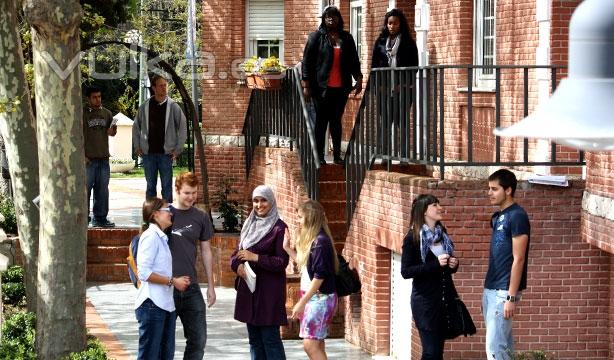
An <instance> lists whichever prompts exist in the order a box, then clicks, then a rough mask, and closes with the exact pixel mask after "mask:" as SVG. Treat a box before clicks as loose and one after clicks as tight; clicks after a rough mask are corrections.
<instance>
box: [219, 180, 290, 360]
mask: <svg viewBox="0 0 614 360" xmlns="http://www.w3.org/2000/svg"><path fill="white" fill-rule="evenodd" d="M252 202H253V208H252V212H251V213H250V215H249V216H248V218H247V219H246V220H245V223H244V224H243V228H242V230H241V241H240V243H239V247H238V248H237V249H236V250H235V251H234V253H233V254H232V255H231V257H230V266H231V268H232V270H233V271H234V272H236V273H237V278H236V279H235V289H236V290H237V299H236V302H235V319H236V320H238V321H241V322H244V323H246V324H247V333H248V335H249V345H250V353H251V359H252V360H285V359H286V355H285V351H284V345H283V343H282V341H281V336H280V333H279V327H280V326H281V325H288V320H287V315H286V266H288V260H289V257H288V254H287V253H286V252H285V251H284V249H283V241H284V234H285V232H286V229H287V226H286V223H284V222H283V221H282V220H281V218H280V217H279V213H278V211H277V202H276V201H275V195H274V194H273V190H271V188H270V187H268V186H266V185H260V186H257V187H256V188H255V189H254V192H253V193H252ZM250 269H251V270H252V271H253V272H254V273H255V274H256V285H255V289H254V290H253V291H251V290H250V288H249V285H248V283H247V280H248V279H247V277H248V273H249V272H250Z"/></svg>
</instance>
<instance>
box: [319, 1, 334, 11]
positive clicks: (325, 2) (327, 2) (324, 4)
mask: <svg viewBox="0 0 614 360" xmlns="http://www.w3.org/2000/svg"><path fill="white" fill-rule="evenodd" d="M331 3H332V1H330V0H322V6H321V7H320V10H321V11H324V8H326V7H327V6H328V5H332V4H331Z"/></svg>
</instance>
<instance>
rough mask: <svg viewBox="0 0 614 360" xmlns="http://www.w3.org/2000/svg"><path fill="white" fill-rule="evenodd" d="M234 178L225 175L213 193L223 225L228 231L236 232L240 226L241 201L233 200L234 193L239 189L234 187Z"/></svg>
mask: <svg viewBox="0 0 614 360" xmlns="http://www.w3.org/2000/svg"><path fill="white" fill-rule="evenodd" d="M233 182H234V179H232V178H230V177H223V178H221V179H220V180H219V181H218V182H217V188H216V190H215V193H214V194H213V198H214V205H215V206H217V208H218V211H219V212H220V216H218V219H223V220H222V226H223V227H224V231H226V232H236V231H237V226H239V215H240V213H239V202H238V201H236V200H232V199H231V197H232V195H233V194H236V193H237V191H236V190H235V189H233V188H232V183H233Z"/></svg>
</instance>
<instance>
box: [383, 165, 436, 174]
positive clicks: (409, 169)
mask: <svg viewBox="0 0 614 360" xmlns="http://www.w3.org/2000/svg"><path fill="white" fill-rule="evenodd" d="M371 170H387V167H386V166H384V165H381V164H373V165H372V166H371ZM390 171H391V172H398V173H401V174H412V175H420V176H427V175H429V174H428V172H427V169H426V165H422V164H392V165H390Z"/></svg>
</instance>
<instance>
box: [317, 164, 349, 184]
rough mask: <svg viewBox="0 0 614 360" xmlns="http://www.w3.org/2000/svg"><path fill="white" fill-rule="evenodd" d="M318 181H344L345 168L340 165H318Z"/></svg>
mask: <svg viewBox="0 0 614 360" xmlns="http://www.w3.org/2000/svg"><path fill="white" fill-rule="evenodd" d="M319 176H320V178H319V181H320V182H322V181H345V169H344V167H343V166H341V165H324V166H321V167H320V172H319Z"/></svg>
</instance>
